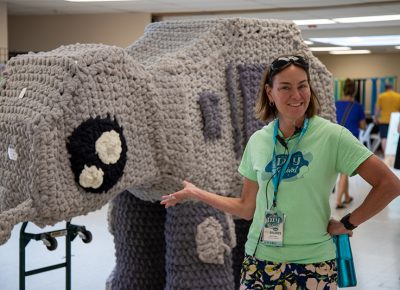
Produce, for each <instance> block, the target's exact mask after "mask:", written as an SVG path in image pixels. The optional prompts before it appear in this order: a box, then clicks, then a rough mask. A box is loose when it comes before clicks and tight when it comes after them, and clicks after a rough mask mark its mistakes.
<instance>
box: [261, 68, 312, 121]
mask: <svg viewBox="0 0 400 290" xmlns="http://www.w3.org/2000/svg"><path fill="white" fill-rule="evenodd" d="M266 90H267V95H268V99H269V101H270V102H273V103H274V104H275V106H276V108H277V110H278V117H279V118H284V119H285V120H287V121H291V120H293V121H295V120H298V119H300V118H302V117H304V116H305V113H306V110H307V108H308V105H309V104H310V97H311V89H310V85H309V83H308V77H307V73H306V72H305V71H304V69H302V68H300V67H298V66H296V65H293V64H292V65H290V66H288V67H287V68H285V69H283V70H282V71H280V72H279V73H277V74H276V75H275V76H274V77H273V86H272V87H270V86H266Z"/></svg>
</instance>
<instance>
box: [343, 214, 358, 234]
mask: <svg viewBox="0 0 400 290" xmlns="http://www.w3.org/2000/svg"><path fill="white" fill-rule="evenodd" d="M350 216H351V213H348V214H346V215H345V216H344V217H342V219H341V220H340V222H341V223H342V224H343V225H344V227H345V228H346V229H347V230H349V231H352V230H354V229H355V228H357V226H355V225H353V224H352V223H351V222H350V221H349V219H350Z"/></svg>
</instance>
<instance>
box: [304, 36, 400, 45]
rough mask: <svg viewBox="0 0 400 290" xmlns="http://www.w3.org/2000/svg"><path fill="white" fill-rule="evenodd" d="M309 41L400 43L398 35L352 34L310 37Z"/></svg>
mask: <svg viewBox="0 0 400 290" xmlns="http://www.w3.org/2000/svg"><path fill="white" fill-rule="evenodd" d="M310 40H311V41H314V42H320V43H327V44H332V45H338V46H385V45H400V35H378V36H352V37H331V38H310Z"/></svg>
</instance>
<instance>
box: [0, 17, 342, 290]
mask: <svg viewBox="0 0 400 290" xmlns="http://www.w3.org/2000/svg"><path fill="white" fill-rule="evenodd" d="M299 52H300V53H303V54H305V55H306V56H307V57H308V58H309V60H310V73H311V82H312V85H313V87H314V88H315V92H316V94H317V96H318V97H319V101H320V104H321V112H320V115H321V116H322V117H325V118H328V119H330V120H332V121H334V120H335V110H334V105H333V99H332V96H333V93H332V76H331V74H330V73H329V72H328V71H327V70H326V68H325V67H324V66H323V65H322V64H321V63H320V62H319V60H318V59H317V58H315V57H314V56H313V55H312V54H311V52H310V51H309V50H308V48H307V46H306V45H305V44H304V43H303V39H302V38H301V36H300V31H299V30H298V28H297V27H296V26H295V25H294V24H293V23H290V22H284V21H276V20H254V19H253V20H250V19H225V20H205V21H172V22H159V23H154V24H151V25H149V26H148V27H147V28H146V30H145V34H144V36H143V37H142V38H141V39H139V40H138V41H137V42H135V43H134V44H132V45H131V46H130V47H128V48H127V49H122V48H117V47H110V46H106V45H100V44H76V45H70V46H63V47H60V48H58V49H55V50H53V51H50V52H43V53H37V54H28V55H23V56H19V57H16V58H14V59H12V60H11V61H10V62H9V63H8V66H7V70H6V73H5V78H4V79H3V81H2V83H1V88H0V89H1V92H0V139H1V140H2V142H1V145H0V153H1V156H3V158H2V159H1V160H0V176H1V177H2V178H1V180H0V244H2V243H4V242H6V241H7V239H8V238H9V235H10V231H11V229H12V227H13V226H14V225H15V224H17V223H18V222H21V221H25V220H29V221H33V222H34V223H36V224H37V225H39V226H44V225H51V224H54V223H56V222H59V221H62V220H65V219H69V218H72V217H74V216H77V215H82V214H86V213H88V212H90V211H93V210H96V209H99V208H100V207H101V206H103V205H104V204H105V203H107V202H108V201H110V200H112V199H113V198H114V197H115V196H117V194H119V193H120V192H123V191H124V190H125V189H127V188H130V189H129V191H130V192H131V193H132V194H133V195H134V196H135V197H136V199H129V198H127V197H126V193H124V197H118V199H116V200H115V201H114V202H113V204H112V210H111V211H110V216H109V219H110V229H111V232H112V233H113V234H114V237H115V243H116V247H117V251H116V255H117V265H116V267H115V269H114V271H113V273H112V274H111V276H110V278H109V281H108V284H107V285H108V288H109V289H113V290H115V289H158V287H161V286H160V285H162V284H164V280H162V281H161V280H160V281H154V284H151V283H152V282H150V281H147V280H146V279H148V278H147V277H148V276H146V275H143V274H142V273H140V271H139V272H138V271H136V270H135V269H138V267H140V263H146V262H148V263H157V262H158V261H155V259H154V258H153V256H152V251H150V252H149V250H148V249H147V248H146V247H148V245H149V244H148V239H151V238H152V235H151V234H150V233H148V230H150V229H153V228H154V231H156V233H154V238H155V237H158V238H159V237H163V236H165V260H163V262H162V263H163V264H162V265H165V274H166V276H165V285H164V289H168V290H169V289H171V290H184V289H185V290H186V289H192V290H193V289H207V290H210V289H221V290H224V289H226V290H232V289H234V287H235V286H234V279H233V266H232V254H231V253H232V251H231V249H232V248H233V246H234V244H235V242H234V239H235V237H234V236H235V235H234V234H233V233H234V230H233V228H232V225H233V222H232V220H231V219H230V218H227V216H226V215H225V214H222V213H221V212H219V211H217V210H215V209H212V208H210V207H208V206H206V205H204V204H196V203H193V202H187V203H184V204H181V205H179V206H177V207H174V208H171V209H168V210H167V211H166V217H165V227H164V230H165V232H164V233H160V223H163V222H164V221H163V217H162V216H161V217H158V214H157V218H152V215H154V213H153V212H154V211H156V212H159V211H160V209H158V208H157V206H156V207H155V208H152V207H147V206H146V203H145V202H155V201H159V200H160V196H161V195H164V194H166V193H170V192H173V191H175V190H177V189H179V188H181V180H183V179H188V180H190V181H192V182H193V183H194V184H196V185H198V186H199V187H202V188H204V189H206V190H209V191H212V192H217V193H219V194H221V195H224V196H237V195H238V194H239V193H240V189H241V183H242V182H241V180H242V178H241V177H240V175H239V174H238V173H237V167H238V164H239V160H240V156H241V153H242V151H243V148H244V146H245V142H246V139H247V138H248V137H249V135H250V134H251V132H254V130H256V129H257V128H259V126H262V123H260V122H258V121H256V120H255V119H254V117H253V114H252V112H253V110H254V108H253V106H254V104H255V100H256V97H257V96H256V92H257V88H255V86H256V85H257V87H258V81H257V80H256V79H257V78H260V74H261V71H262V67H263V66H265V65H268V64H269V63H270V62H271V61H272V60H273V59H274V58H275V57H277V56H278V55H281V54H292V53H299ZM24 88H26V92H25V95H24V96H23V97H20V93H21V91H22V90H23V89H24ZM91 120H110V122H112V123H113V122H115V124H117V125H118V126H117V127H116V128H117V129H118V128H121V130H120V131H116V132H118V135H119V136H120V138H121V140H123V139H124V141H125V142H126V148H125V149H126V150H125V151H124V150H123V148H122V152H123V153H124V154H126V162H125V161H124V162H125V163H124V166H122V167H121V168H122V173H121V172H119V173H118V176H117V175H113V179H112V180H108V179H107V175H106V174H104V175H101V174H100V173H101V172H100V170H98V171H94V172H95V173H96V172H97V173H96V174H97V175H96V176H94V177H93V178H98V177H99V176H100V177H101V176H104V179H105V180H101V179H100V180H99V179H96V180H94V182H92V183H91V182H87V180H89V181H90V178H91V175H88V174H86V175H85V178H86V179H85V182H84V184H85V186H90V184H94V185H93V186H94V187H97V186H100V187H101V186H102V184H104V187H102V188H101V189H98V190H97V189H96V188H94V187H93V188H92V189H90V188H85V187H82V184H79V179H77V174H78V173H79V172H80V170H81V171H82V170H84V168H85V165H86V166H87V167H88V168H89V167H90V164H89V163H88V164H86V163H85V162H83V163H82V162H81V161H82V160H74V158H78V159H81V158H82V157H74V156H75V155H74V154H72V153H73V152H72V151H71V152H69V151H68V148H69V147H67V144H70V143H69V142H71V136H72V137H73V136H75V135H78V136H79V134H77V133H76V132H78V131H79V129H77V128H79V126H81V125H82V124H87V122H92V121H91ZM122 129H123V130H122ZM108 132H110V131H109V130H108ZM96 136H97V135H96ZM88 139H90V140H88V141H87V145H86V146H94V144H93V142H96V141H95V140H94V139H96V138H88ZM81 141H82V142H86V141H85V140H81ZM122 143H123V142H122ZM68 146H69V145H68ZM91 148H92V149H93V147H91ZM92 151H93V150H92ZM118 152H119V151H118ZM15 153H16V154H15ZM78 156H79V155H78ZM92 157H93V159H96V158H100V157H101V156H95V155H93V156H92ZM71 158H72V159H71ZM122 158H125V157H124V156H123V157H122ZM100 159H101V158H100ZM96 160H97V159H96ZM105 160H108V158H105ZM121 160H122V159H121ZM75 161H76V162H75ZM96 162H97V163H96ZM96 162H95V163H96V164H98V165H97V166H98V167H101V168H103V165H101V166H100V165H99V163H98V162H100V161H98V160H97V161H96ZM102 162H103V163H104V158H103V161H102ZM74 164H80V165H79V166H80V167H82V166H83V167H84V168H78V169H77V168H76V166H75V165H74ZM107 166H108V165H107ZM102 171H103V170H102ZM99 172H100V173H99ZM120 173H121V174H120ZM119 175H120V176H119ZM114 177H115V178H114ZM88 184H89V185H88ZM100 187H98V188H100ZM138 199H139V200H141V201H143V204H142V203H141V202H138ZM131 207H132V208H131ZM141 208H145V210H143V211H141V210H140V209H141ZM131 210H132V211H138V212H140V214H139V213H138V214H139V215H138V216H137V218H129V217H128V216H127V212H129V211H131ZM125 216H127V218H124V217H125ZM145 222H147V224H146V223H145ZM152 222H153V223H154V225H156V226H154V227H153V226H152V225H151V223H152ZM143 225H147V226H146V227H145V228H143ZM116 229H118V234H117V232H116ZM120 231H123V232H122V233H121V232H120ZM135 235H136V236H135ZM240 236H242V235H240ZM129 241H135V245H134V249H132V248H131V247H133V245H131V244H129ZM163 246H164V245H163V243H160V244H157V245H154V247H155V248H156V250H155V253H159V255H160V256H161V255H162V253H163ZM147 257H148V259H147ZM159 258H160V259H162V258H163V257H159ZM149 268H152V266H151V265H150V266H149ZM143 269H144V268H143ZM160 271H161V272H162V270H157V273H161V272H160ZM127 273H130V274H129V275H125V274H127ZM136 273H137V274H136ZM141 275H142V276H141ZM153 278H154V276H153ZM150 279H152V278H150ZM127 285H129V286H127ZM149 285H153V286H154V288H152V287H153V286H149ZM149 287H150V288H149ZM160 289H161V288H160Z"/></svg>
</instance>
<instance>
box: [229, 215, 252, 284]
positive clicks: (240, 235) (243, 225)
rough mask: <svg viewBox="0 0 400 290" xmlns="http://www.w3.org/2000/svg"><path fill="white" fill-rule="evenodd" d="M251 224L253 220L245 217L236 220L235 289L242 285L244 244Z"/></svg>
mask: <svg viewBox="0 0 400 290" xmlns="http://www.w3.org/2000/svg"><path fill="white" fill-rule="evenodd" d="M250 225H251V221H246V220H243V219H237V220H235V230H236V237H237V245H236V247H234V248H233V250H232V258H233V273H234V277H235V289H239V286H240V271H241V269H242V264H243V259H244V245H245V243H246V240H247V233H248V232H249V228H250Z"/></svg>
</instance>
